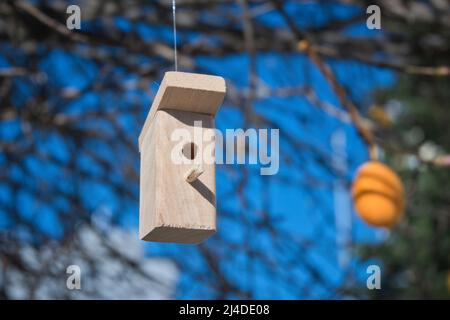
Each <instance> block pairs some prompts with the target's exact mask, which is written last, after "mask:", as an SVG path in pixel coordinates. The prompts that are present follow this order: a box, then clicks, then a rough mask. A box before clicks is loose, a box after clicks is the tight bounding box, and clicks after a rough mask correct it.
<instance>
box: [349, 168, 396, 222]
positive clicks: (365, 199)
mask: <svg viewBox="0 0 450 320" xmlns="http://www.w3.org/2000/svg"><path fill="white" fill-rule="evenodd" d="M352 197H353V204H354V206H355V210H356V212H357V213H358V214H359V216H360V217H361V218H362V219H363V220H364V221H365V222H367V223H368V224H370V225H373V226H376V227H385V228H391V227H393V226H394V225H395V224H396V223H397V222H398V221H399V220H400V218H401V217H402V215H403V211H404V209H405V202H404V189H403V184H402V182H401V180H400V178H399V177H398V175H397V174H396V173H395V172H394V171H392V169H391V168H389V167H388V166H386V165H385V164H383V163H381V162H378V161H369V162H366V163H365V164H363V165H362V166H361V167H359V169H358V171H357V173H356V177H355V179H354V181H353V186H352Z"/></svg>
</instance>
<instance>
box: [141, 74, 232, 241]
mask: <svg viewBox="0 0 450 320" xmlns="http://www.w3.org/2000/svg"><path fill="white" fill-rule="evenodd" d="M224 96H225V81H224V79H223V78H221V77H217V76H209V75H203V74H194V73H184V72H167V73H166V74H165V75H164V79H163V81H162V83H161V86H160V87H159V90H158V92H157V94H156V96H155V99H154V101H153V104H152V107H151V109H150V112H149V114H148V116H147V119H146V121H145V124H144V127H143V129H142V131H141V134H140V136H139V150H140V154H141V173H140V203H139V206H140V208H139V237H140V239H141V240H145V241H158V242H175V243H200V242H201V241H203V240H205V239H206V238H208V237H209V236H211V235H212V234H214V233H215V231H216V176H215V161H213V162H212V163H211V161H204V151H205V147H206V144H204V143H202V141H200V140H199V139H202V138H203V137H204V136H212V137H214V132H215V127H214V116H215V114H216V113H217V111H218V109H219V107H220V105H221V104H222V102H223V99H224ZM199 123H200V124H201V128H198V124H199ZM199 129H200V130H201V132H202V134H201V137H198V136H199V135H198V130H199ZM182 139H184V140H182ZM208 152H209V153H210V154H208V156H209V157H211V156H212V157H214V154H212V155H211V150H208Z"/></svg>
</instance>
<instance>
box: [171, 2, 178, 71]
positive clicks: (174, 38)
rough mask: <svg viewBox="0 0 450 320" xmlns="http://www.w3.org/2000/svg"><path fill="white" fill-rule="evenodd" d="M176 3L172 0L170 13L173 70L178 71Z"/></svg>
mask: <svg viewBox="0 0 450 320" xmlns="http://www.w3.org/2000/svg"><path fill="white" fill-rule="evenodd" d="M176 8H177V4H176V2H175V0H172V14H173V49H174V57H175V71H178V53H177V17H176Z"/></svg>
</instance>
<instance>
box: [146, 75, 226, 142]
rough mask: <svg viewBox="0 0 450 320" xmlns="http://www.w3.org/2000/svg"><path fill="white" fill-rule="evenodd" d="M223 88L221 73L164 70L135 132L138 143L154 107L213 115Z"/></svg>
mask: <svg viewBox="0 0 450 320" xmlns="http://www.w3.org/2000/svg"><path fill="white" fill-rule="evenodd" d="M225 91H226V86H225V80H224V79H223V78H222V77H218V76H210V75H205V74H197V73H186V72H174V71H172V72H166V74H165V75H164V78H163V80H162V82H161V86H160V87H159V89H158V92H157V94H156V96H155V99H154V100H153V103H152V106H151V109H150V112H149V114H148V116H147V119H146V120H145V123H144V127H143V128H142V131H141V134H140V135H139V147H140V146H141V144H142V140H143V139H144V137H145V134H146V132H147V131H148V129H149V128H150V126H151V123H152V121H153V118H154V117H155V114H156V111H158V110H180V111H187V112H195V113H203V114H209V115H211V116H215V115H216V113H217V111H218V109H219V107H220V105H221V104H222V102H223V99H224V97H225Z"/></svg>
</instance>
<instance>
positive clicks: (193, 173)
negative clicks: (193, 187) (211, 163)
mask: <svg viewBox="0 0 450 320" xmlns="http://www.w3.org/2000/svg"><path fill="white" fill-rule="evenodd" d="M203 172H204V170H203V167H202V166H201V165H199V164H197V165H195V166H193V167H192V168H191V169H189V170H188V171H187V172H186V175H185V179H186V181H187V182H189V183H192V182H194V181H195V180H197V178H198V177H200V175H201V174H202V173H203Z"/></svg>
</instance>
